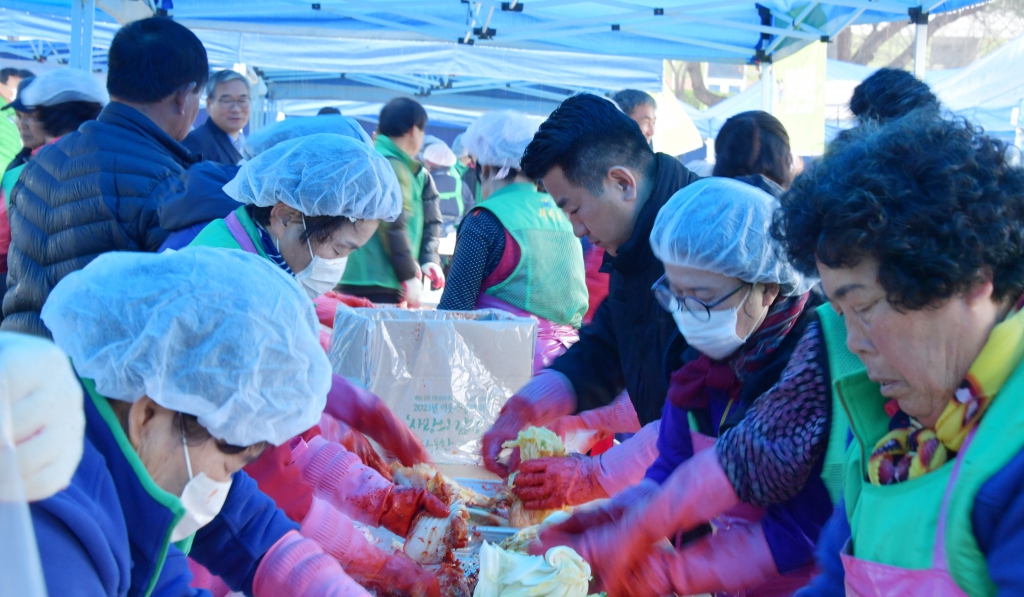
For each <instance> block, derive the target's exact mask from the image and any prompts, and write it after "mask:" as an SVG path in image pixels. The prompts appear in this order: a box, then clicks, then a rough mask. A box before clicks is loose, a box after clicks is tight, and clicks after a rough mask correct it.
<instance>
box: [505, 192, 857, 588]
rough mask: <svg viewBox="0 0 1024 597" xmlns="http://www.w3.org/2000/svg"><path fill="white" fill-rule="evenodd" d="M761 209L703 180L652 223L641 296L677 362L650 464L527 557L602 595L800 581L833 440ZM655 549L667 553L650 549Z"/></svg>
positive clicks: (762, 202)
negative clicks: (559, 550) (656, 314)
mask: <svg viewBox="0 0 1024 597" xmlns="http://www.w3.org/2000/svg"><path fill="white" fill-rule="evenodd" d="M776 205H777V204H776V202H775V201H774V200H773V198H772V197H771V196H770V195H768V194H766V193H764V192H762V191H760V190H758V189H757V188H754V187H753V186H750V185H747V184H744V183H741V182H738V181H735V180H731V179H726V178H708V179H704V180H701V181H700V182H698V183H695V184H692V185H690V186H688V187H686V188H685V189H683V190H682V191H680V192H678V193H677V194H676V195H675V196H674V197H673V198H672V199H671V200H670V201H669V202H668V203H667V204H666V205H665V207H663V208H662V210H661V211H660V212H659V214H658V219H657V221H656V222H655V225H654V229H653V231H652V233H651V247H652V248H653V250H654V253H655V255H656V256H657V257H658V258H659V259H660V260H661V261H662V262H664V264H665V272H666V274H665V278H664V279H663V280H660V281H659V282H658V283H657V284H656V285H655V287H654V289H653V290H654V292H655V294H656V296H657V297H658V301H659V303H660V304H661V305H662V306H663V307H664V308H665V309H666V310H668V311H669V312H671V313H672V315H673V318H674V319H675V321H676V323H677V325H678V326H679V330H680V332H681V333H682V336H683V337H684V338H685V339H686V342H687V343H688V344H689V346H690V348H689V349H688V350H686V351H685V352H684V353H683V356H682V363H681V365H682V366H681V367H679V368H678V370H677V371H676V372H675V373H674V374H673V375H672V378H671V384H670V386H669V392H668V400H667V402H666V404H665V408H664V411H663V413H662V419H661V427H660V434H659V437H658V450H659V455H658V458H657V460H656V461H655V462H654V464H653V465H652V466H651V467H650V468H649V469H648V470H647V476H646V479H644V480H643V482H641V483H640V484H639V485H637V486H636V487H634V488H631V489H629V490H627V491H625V492H623V493H622V494H620V495H619V496H617V497H616V498H615V499H614V500H612V502H611V503H610V504H608V505H606V506H604V507H602V508H599V509H597V510H591V511H585V512H582V513H580V514H577V515H576V516H574V517H573V518H572V519H570V520H569V521H567V522H566V523H564V524H562V525H559V526H556V527H554V528H553V529H551V530H550V531H547V532H545V533H544V534H542V542H541V543H542V546H543V547H550V546H552V545H555V544H563V543H564V544H569V545H572V546H573V547H575V548H576V549H577V551H578V552H579V553H580V554H581V555H582V556H583V557H584V558H585V559H587V561H588V562H590V564H591V566H592V568H593V570H594V573H595V576H596V577H597V579H598V581H599V584H600V585H601V586H602V588H603V589H605V590H607V591H608V594H615V595H640V596H644V597H656V596H659V595H665V594H670V593H673V592H674V593H678V594H681V595H690V594H695V593H706V592H711V593H714V592H720V591H730V592H733V591H743V590H749V591H756V593H757V594H759V595H788V594H791V593H792V592H793V591H794V590H795V589H796V588H798V587H800V586H802V585H803V584H805V583H806V582H807V579H808V578H809V577H810V574H811V571H812V566H811V564H812V563H813V554H812V548H813V545H814V543H815V541H816V540H817V537H818V533H819V531H820V529H821V527H822V525H824V523H825V522H826V521H827V520H828V518H829V516H830V514H831V513H832V501H833V499H834V496H838V494H839V490H840V486H841V475H840V472H841V467H842V459H843V456H844V454H845V438H846V424H845V419H844V418H843V417H842V416H841V414H840V413H841V410H840V411H839V412H838V413H837V409H835V408H833V407H832V401H831V396H830V393H829V390H828V358H827V355H826V354H825V352H824V349H823V345H822V336H821V323H820V321H819V318H818V315H817V313H816V310H815V307H816V305H817V304H819V303H820V299H817V298H816V297H815V296H814V295H813V294H812V293H810V292H809V290H810V288H811V286H812V285H813V284H814V282H815V279H814V278H812V277H810V276H806V275H803V274H801V273H799V272H798V271H797V270H796V269H795V268H794V267H793V266H792V265H791V264H790V263H789V262H788V261H787V260H786V259H784V258H782V257H781V256H780V248H779V246H778V244H777V243H776V242H775V241H773V240H772V238H771V237H770V235H769V230H770V226H771V221H772V214H773V212H774V210H775V207H776ZM833 415H838V416H833ZM691 429H693V430H694V431H691ZM716 438H717V441H716ZM712 446H713V448H712ZM527 465H529V463H525V464H524V465H523V466H524V468H525V467H527ZM523 476H525V475H524V474H522V473H521V474H520V478H522V477H523ZM534 482H537V483H540V482H541V480H540V479H536V480H534V479H533V478H527V479H525V480H524V481H522V482H520V481H519V479H518V478H517V481H516V485H517V486H520V485H521V484H523V485H525V484H530V483H534ZM518 493H519V495H520V496H521V497H522V496H523V494H525V493H527V492H526V491H525V490H520V491H519V492H518ZM741 503H743V505H742V506H740V505H741ZM708 522H711V523H712V524H713V525H714V526H715V532H714V534H712V535H708V534H707V531H708V530H709V529H708V528H707V526H706V523H708ZM664 537H669V538H674V539H675V540H676V546H677V548H676V549H675V550H671V551H663V550H662V549H661V548H660V547H658V546H657V545H656V544H657V543H658V542H659V540H661V539H662V538H664Z"/></svg>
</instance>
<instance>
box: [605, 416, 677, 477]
mask: <svg viewBox="0 0 1024 597" xmlns="http://www.w3.org/2000/svg"><path fill="white" fill-rule="evenodd" d="M660 430H661V420H660V419H659V420H657V421H654V422H653V423H648V424H647V425H644V428H643V429H641V430H640V432H639V433H637V434H636V435H634V436H633V437H631V438H629V439H627V440H626V441H624V442H622V443H621V444H619V445H617V446H614V447H613V448H612V449H611V450H608V451H607V452H605V453H604V454H601V455H600V456H598V457H597V458H596V459H595V460H596V465H597V466H596V468H595V470H594V477H595V479H597V482H598V483H599V484H600V485H601V487H602V488H603V489H604V492H605V493H606V494H607V495H615V494H617V493H619V492H620V491H622V490H624V489H625V488H627V487H630V486H632V485H636V484H637V483H639V482H640V481H642V480H643V478H644V475H645V474H647V469H648V468H650V466H651V465H652V464H654V461H655V460H657V459H658V432H659V431H660Z"/></svg>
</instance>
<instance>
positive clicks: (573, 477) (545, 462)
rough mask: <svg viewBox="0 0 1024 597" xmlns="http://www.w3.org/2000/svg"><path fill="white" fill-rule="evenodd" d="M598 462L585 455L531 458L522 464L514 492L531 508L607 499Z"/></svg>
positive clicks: (573, 504)
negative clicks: (599, 475) (598, 470)
mask: <svg viewBox="0 0 1024 597" xmlns="http://www.w3.org/2000/svg"><path fill="white" fill-rule="evenodd" d="M595 462H596V459H594V458H591V457H589V456H584V455H582V454H570V455H568V456H566V457H564V458H537V459H535V460H527V461H526V462H524V463H522V464H520V465H519V474H518V475H517V476H516V480H515V483H514V485H513V487H512V493H514V494H515V495H516V497H518V498H519V500H520V501H522V502H523V507H524V508H526V509H527V510H557V509H560V508H562V507H564V506H567V505H568V506H575V505H578V504H585V503H587V502H592V501H594V500H597V499H601V498H606V497H608V494H607V493H606V492H605V490H604V488H602V487H601V484H600V483H598V481H597V474H596V472H597V470H596V467H595V466H594V465H595Z"/></svg>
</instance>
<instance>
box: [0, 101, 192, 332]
mask: <svg viewBox="0 0 1024 597" xmlns="http://www.w3.org/2000/svg"><path fill="white" fill-rule="evenodd" d="M196 161H197V158H196V157H195V156H193V155H192V154H191V153H190V152H189V151H188V150H187V149H185V148H184V147H182V146H181V145H180V144H179V143H178V142H177V141H175V140H174V139H172V138H171V137H170V136H169V135H168V134H167V133H165V132H164V131H163V130H161V129H160V128H159V127H158V126H157V125H156V124H155V123H154V122H153V121H151V120H150V119H149V118H147V117H146V116H145V115H143V114H142V113H141V112H139V111H137V110H135V109H134V108H130V107H128V106H126V105H124V104H120V103H114V102H112V103H110V104H109V105H107V107H106V108H104V109H103V112H101V113H100V116H99V119H98V120H94V121H90V122H86V123H85V124H83V125H82V126H81V128H80V129H79V130H78V131H76V132H73V133H70V134H68V135H66V136H64V138H62V139H61V140H60V141H58V142H57V143H55V144H53V145H49V146H46V147H44V148H43V149H42V150H41V151H40V152H39V153H38V154H37V155H36V157H35V159H33V160H32V161H30V162H29V163H28V164H27V165H26V166H25V170H24V171H23V172H22V173H21V178H20V179H19V181H18V183H17V185H15V187H14V189H13V191H12V192H11V208H10V219H11V249H10V253H9V255H8V261H7V263H8V265H9V267H10V272H9V273H8V276H7V294H5V295H4V301H3V311H4V321H3V324H2V325H0V329H3V330H5V331H14V332H24V333H29V334H36V335H40V336H49V332H48V331H47V330H46V328H45V327H44V326H43V323H42V320H40V319H39V312H40V310H41V309H42V307H43V303H44V302H45V301H46V297H48V296H49V295H50V291H51V290H52V289H53V287H54V286H56V285H57V282H59V281H60V280H61V279H62V278H64V276H66V275H68V274H70V273H71V272H74V271H76V270H80V269H82V268H83V267H85V266H86V265H87V264H88V263H89V262H90V261H92V260H93V259H95V258H96V257H97V256H99V255H100V254H102V253H106V252H108V251H155V250H157V248H159V247H160V243H162V242H163V241H164V238H166V237H167V232H165V231H164V230H163V229H161V228H160V225H159V220H158V218H157V208H158V207H159V206H160V204H161V203H162V202H163V201H165V200H167V199H169V198H173V197H176V196H178V195H180V194H181V193H183V192H184V190H185V185H184V183H183V182H182V176H183V175H184V173H185V169H186V168H188V166H190V165H191V164H192V163H194V162H196Z"/></svg>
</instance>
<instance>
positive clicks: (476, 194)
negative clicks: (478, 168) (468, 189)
mask: <svg viewBox="0 0 1024 597" xmlns="http://www.w3.org/2000/svg"><path fill="white" fill-rule="evenodd" d="M452 168H455V171H456V172H458V173H459V179H460V180H461V179H462V177H463V176H465V175H466V172H469V166H467V165H466V164H463V163H462V162H459V161H456V162H455V165H454V166H452ZM482 196H483V192H482V191H481V190H480V177H476V187H475V188H474V189H473V203H480V202H481V201H483V199H481V197H482Z"/></svg>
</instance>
